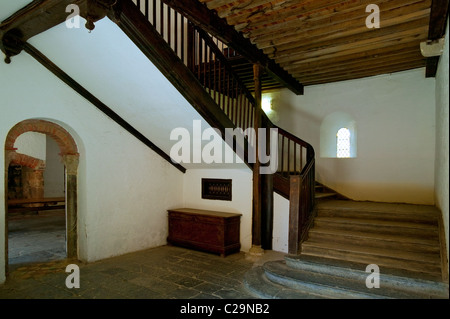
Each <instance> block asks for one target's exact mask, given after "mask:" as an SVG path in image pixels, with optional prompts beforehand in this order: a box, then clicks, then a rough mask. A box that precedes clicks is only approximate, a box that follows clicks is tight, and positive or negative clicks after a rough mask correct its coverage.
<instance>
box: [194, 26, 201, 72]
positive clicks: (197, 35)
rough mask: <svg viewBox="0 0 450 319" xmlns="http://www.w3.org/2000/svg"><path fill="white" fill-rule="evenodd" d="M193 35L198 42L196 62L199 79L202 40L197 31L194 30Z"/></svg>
mask: <svg viewBox="0 0 450 319" xmlns="http://www.w3.org/2000/svg"><path fill="white" fill-rule="evenodd" d="M195 35H196V37H197V38H196V42H197V43H198V60H197V63H198V80H199V81H201V78H202V64H201V61H202V51H203V48H202V40H201V39H200V34H199V33H198V32H196V33H195Z"/></svg>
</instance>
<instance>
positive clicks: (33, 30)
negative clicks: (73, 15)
mask: <svg viewBox="0 0 450 319" xmlns="http://www.w3.org/2000/svg"><path fill="white" fill-rule="evenodd" d="M114 3H115V0H34V1H33V2H31V3H30V4H28V5H27V6H25V7H24V8H22V9H21V10H19V11H17V12H16V13H14V14H13V15H12V16H11V17H9V18H8V19H6V20H4V21H3V22H2V23H1V24H0V49H1V50H2V51H3V53H4V54H5V55H6V59H5V62H7V63H9V62H10V61H11V60H10V57H12V56H14V55H17V54H19V53H20V52H21V51H22V48H21V47H20V43H24V42H26V41H27V40H28V39H30V38H32V37H33V36H35V35H37V34H40V33H42V32H44V31H46V30H48V29H50V28H52V27H54V26H56V25H58V24H60V23H63V22H64V21H66V19H67V18H68V16H69V15H70V13H68V12H66V7H67V6H68V5H70V4H74V5H77V6H78V7H79V9H80V15H81V16H82V17H83V18H85V19H86V20H87V21H88V22H87V24H86V27H88V28H89V29H90V30H92V29H93V28H94V27H95V26H94V23H95V22H97V21H98V20H100V19H103V18H104V17H105V16H106V15H107V13H108V11H109V9H110V8H111V6H112V5H113V4H114Z"/></svg>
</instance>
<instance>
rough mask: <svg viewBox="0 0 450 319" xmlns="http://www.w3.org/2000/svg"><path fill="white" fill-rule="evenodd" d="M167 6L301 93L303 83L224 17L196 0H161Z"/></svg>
mask: <svg viewBox="0 0 450 319" xmlns="http://www.w3.org/2000/svg"><path fill="white" fill-rule="evenodd" d="M162 1H163V2H164V3H165V4H167V5H168V6H170V7H172V8H174V9H175V10H177V11H178V12H180V13H182V14H183V15H185V16H186V17H187V18H188V19H189V20H190V21H191V22H192V23H194V24H196V25H197V26H199V27H200V28H202V29H204V30H206V31H208V32H209V33H210V34H212V35H213V36H215V37H217V38H218V39H219V40H221V41H222V42H224V43H225V44H227V45H228V46H230V47H231V48H233V49H234V50H235V51H237V52H239V54H241V55H242V56H243V57H245V58H246V59H248V60H249V61H250V62H252V63H259V64H261V65H262V66H263V67H264V68H265V70H266V72H267V73H268V74H270V75H271V76H272V77H274V78H275V79H277V81H279V82H280V83H281V84H283V85H284V86H286V87H287V88H289V89H290V90H291V91H292V92H294V93H295V94H303V85H302V84H301V83H299V82H298V81H297V80H296V79H295V78H294V77H292V76H291V75H290V74H289V73H288V72H286V70H284V69H283V68H281V67H280V66H279V65H278V64H277V63H276V62H275V61H274V60H272V59H270V58H269V57H267V55H265V54H264V53H263V52H262V51H261V50H260V49H258V48H257V47H256V46H255V45H253V44H252V43H251V42H250V41H249V40H248V39H246V38H244V37H243V36H242V34H240V33H238V32H237V31H236V30H235V29H234V28H233V27H232V26H230V25H228V24H227V22H226V20H225V19H221V18H220V17H218V16H217V14H215V13H214V11H212V10H209V9H208V8H207V7H206V6H205V5H203V4H201V3H200V2H198V1H197V0H162Z"/></svg>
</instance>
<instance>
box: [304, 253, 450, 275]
mask: <svg viewBox="0 0 450 319" xmlns="http://www.w3.org/2000/svg"><path fill="white" fill-rule="evenodd" d="M311 248H312V249H311ZM311 248H308V249H305V250H303V251H302V254H303V255H308V256H316V257H326V258H332V259H338V260H345V261H350V262H358V263H365V264H366V265H369V264H376V265H378V266H379V267H380V268H384V267H388V268H390V269H404V270H407V271H408V272H410V273H417V274H419V276H420V277H428V278H430V279H432V278H434V280H439V279H441V278H442V272H441V268H440V267H438V266H436V265H429V264H424V263H421V262H416V261H411V260H403V259H396V258H393V257H380V256H373V255H367V254H359V253H348V252H341V251H337V250H334V251H324V250H322V249H315V248H314V247H311Z"/></svg>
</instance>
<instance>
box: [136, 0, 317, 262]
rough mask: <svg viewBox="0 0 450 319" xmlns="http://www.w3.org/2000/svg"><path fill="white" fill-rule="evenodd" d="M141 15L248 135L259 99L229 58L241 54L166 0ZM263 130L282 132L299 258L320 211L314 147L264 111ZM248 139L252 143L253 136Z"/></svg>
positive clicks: (283, 175)
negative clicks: (314, 214) (315, 210)
mask: <svg viewBox="0 0 450 319" xmlns="http://www.w3.org/2000/svg"><path fill="white" fill-rule="evenodd" d="M132 1H133V3H134V4H135V5H137V7H138V8H139V9H140V11H141V13H142V14H143V15H144V16H145V17H146V18H147V20H148V21H149V22H150V23H151V24H152V25H153V27H154V28H155V29H156V30H157V31H158V33H159V34H160V35H161V37H163V38H164V40H165V41H166V42H167V44H168V45H169V46H170V47H171V48H172V50H173V52H174V53H175V54H176V55H177V56H178V57H179V58H180V60H181V61H182V62H183V63H184V64H185V65H186V66H187V67H188V68H189V69H190V71H191V72H192V73H193V74H194V75H195V76H196V78H197V79H198V80H199V82H200V83H201V84H202V86H203V87H204V89H205V90H206V92H208V94H209V95H210V96H211V97H212V98H213V99H214V101H215V103H216V104H217V105H218V106H219V107H220V109H221V110H222V111H223V112H224V113H225V114H226V115H227V117H228V118H229V119H230V120H231V121H232V123H233V124H234V126H235V127H234V128H241V129H242V130H243V131H245V130H247V129H248V128H253V127H254V125H253V124H254V114H255V105H256V101H255V99H254V97H253V96H252V94H251V92H250V91H249V90H248V89H247V88H246V86H245V85H244V84H243V83H242V81H241V80H240V79H239V77H238V76H237V75H236V73H235V72H234V71H233V69H232V67H231V65H230V64H229V62H228V60H227V58H228V57H234V56H236V54H237V53H236V51H235V50H233V49H232V48H230V47H228V46H227V45H226V44H225V43H223V42H221V41H220V40H219V39H217V38H215V37H213V36H211V35H209V34H208V33H207V32H205V31H204V30H202V29H200V28H197V27H195V26H194V25H193V24H192V23H191V22H190V21H189V20H188V19H187V18H186V17H185V16H183V14H181V13H179V12H177V11H176V10H175V9H173V8H171V7H169V6H168V5H167V4H165V3H163V2H162V1H161V0H132ZM262 116H263V118H262V126H263V127H265V128H277V129H278V170H277V173H276V174H275V177H276V178H279V179H281V180H284V181H285V183H286V184H288V185H289V200H290V211H289V216H290V218H289V219H290V220H289V248H288V250H289V253H291V254H297V253H299V251H300V244H301V242H302V241H303V240H304V239H305V234H306V232H307V230H308V221H309V220H311V214H312V212H313V208H314V190H315V187H314V183H315V176H314V174H315V159H314V149H313V147H312V146H311V145H310V144H308V143H307V142H305V141H303V140H302V139H300V138H298V137H296V136H295V135H293V134H291V133H289V132H287V131H285V130H283V129H281V128H279V127H277V126H275V125H274V124H273V123H272V122H271V121H270V120H269V118H268V117H267V115H266V114H265V113H264V112H263V114H262ZM249 133H250V135H248V136H247V141H248V143H249V145H251V144H252V141H253V138H252V135H251V130H250V131H249Z"/></svg>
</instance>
